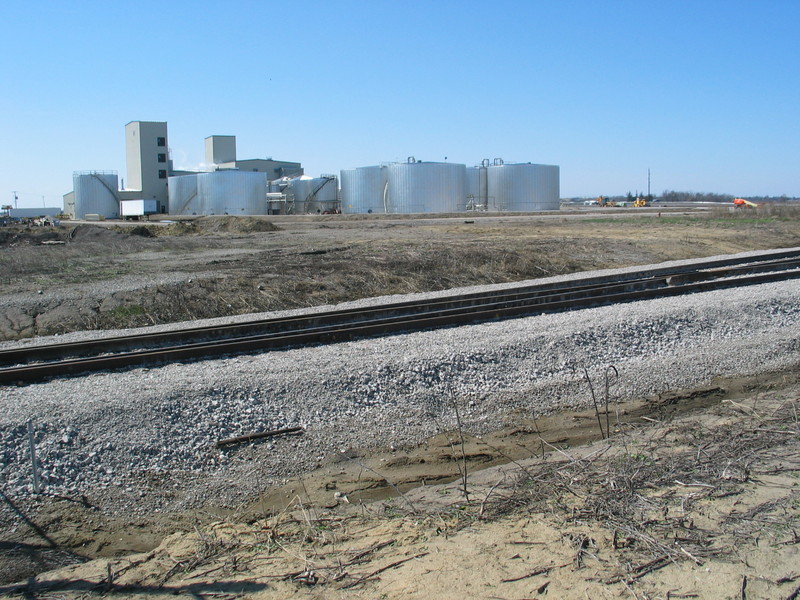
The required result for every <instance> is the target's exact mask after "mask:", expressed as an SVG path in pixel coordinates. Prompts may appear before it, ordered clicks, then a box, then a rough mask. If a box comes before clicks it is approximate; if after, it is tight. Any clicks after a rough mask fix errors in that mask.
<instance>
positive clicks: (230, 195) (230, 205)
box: [197, 170, 267, 215]
mask: <svg viewBox="0 0 800 600" xmlns="http://www.w3.org/2000/svg"><path fill="white" fill-rule="evenodd" d="M197 195H198V198H199V207H200V208H201V210H202V214H205V215H265V214H267V176H266V174H265V173H256V172H250V171H234V170H231V171H214V172H213V173H199V174H198V175H197ZM198 214H200V213H198Z"/></svg>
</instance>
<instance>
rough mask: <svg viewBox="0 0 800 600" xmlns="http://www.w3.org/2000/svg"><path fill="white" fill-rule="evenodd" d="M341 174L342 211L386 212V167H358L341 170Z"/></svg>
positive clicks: (360, 212)
mask: <svg viewBox="0 0 800 600" xmlns="http://www.w3.org/2000/svg"><path fill="white" fill-rule="evenodd" d="M341 176H342V212H343V213H346V214H365V213H372V214H383V213H385V212H386V205H385V196H386V167H381V166H374V167H358V168H357V169H348V170H345V171H342V172H341Z"/></svg>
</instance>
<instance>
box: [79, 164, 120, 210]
mask: <svg viewBox="0 0 800 600" xmlns="http://www.w3.org/2000/svg"><path fill="white" fill-rule="evenodd" d="M72 185H73V188H72V189H73V190H74V192H75V214H74V215H73V216H74V217H75V218H76V219H84V218H86V215H100V216H101V217H103V218H105V219H116V218H118V217H119V180H118V178H117V172H116V171H78V172H75V173H73V175H72Z"/></svg>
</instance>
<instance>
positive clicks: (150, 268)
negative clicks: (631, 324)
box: [0, 208, 800, 600]
mask: <svg viewBox="0 0 800 600" xmlns="http://www.w3.org/2000/svg"><path fill="white" fill-rule="evenodd" d="M42 241H50V242H62V241H63V242H65V243H63V244H61V243H50V244H44V245H43V244H42V243H41V242H42ZM793 246H800V212H798V211H792V210H790V209H781V210H778V209H773V210H768V209H763V210H762V209H759V210H758V211H752V212H738V213H730V212H728V211H727V209H719V210H712V211H684V210H677V209H676V210H673V209H667V208H664V209H662V210H661V211H660V212H659V211H658V210H657V209H613V210H599V209H592V210H578V211H575V212H574V213H571V212H562V213H558V214H542V215H535V216H531V215H526V216H514V215H503V216H500V217H498V216H490V215H476V216H471V215H470V216H469V217H466V218H465V217H464V216H463V215H462V216H451V217H440V218H424V219H420V218H398V217H388V216H375V217H372V216H371V217H365V216H347V215H331V216H320V217H269V218H239V219H237V218H230V217H206V218H201V219H197V220H195V221H192V222H179V223H166V224H164V223H162V224H144V225H142V224H140V225H135V226H132V225H126V226H125V227H109V226H108V224H103V225H102V226H98V225H96V224H95V225H87V224H83V225H78V226H76V225H74V224H73V225H65V226H62V227H61V228H60V229H58V230H51V231H45V230H41V229H39V230H21V231H12V230H10V229H8V228H6V229H5V230H2V229H0V257H1V258H2V272H1V273H0V279H1V280H2V287H1V288H0V289H2V291H0V299H2V303H1V304H0V307H2V308H0V340H8V341H11V340H19V339H25V338H29V337H32V336H36V335H48V334H55V333H59V334H63V333H67V332H69V331H77V330H85V329H111V328H122V327H132V326H140V325H152V324H158V323H167V322H173V321H179V320H188V319H197V318H206V317H216V316H223V315H233V314H245V313H249V312H259V311H266V310H279V309H286V308H297V307H303V306H312V305H319V304H329V303H336V302H341V301H345V300H352V299H355V298H361V297H369V296H377V295H385V294H394V293H409V292H416V291H428V290H439V289H447V288H452V287H457V286H466V285H477V284H487V283H499V282H506V281H515V280H523V279H531V278H536V277H542V276H549V275H557V274H563V273H569V272H576V271H584V270H594V269H600V268H612V267H623V266H630V265H637V264H652V263H657V262H661V261H666V260H672V259H685V258H694V257H702V256H711V255H718V254H728V253H735V252H741V251H746V250H758V249H769V248H780V247H793ZM743 318H746V316H745V314H744V311H743ZM798 412H800V374H798V373H797V372H796V371H792V372H781V373H763V374H761V375H759V376H758V377H756V378H752V379H726V380H722V379H720V380H719V381H715V382H713V383H712V384H710V385H708V386H706V387H704V388H702V389H691V390H676V391H674V392H673V393H671V394H669V395H661V396H659V397H657V398H641V399H639V400H637V401H634V402H630V403H626V404H619V405H615V406H613V407H612V408H611V410H610V411H609V413H608V415H607V418H608V421H606V422H605V423H602V422H601V425H603V424H608V427H609V428H610V430H611V434H612V435H611V437H610V438H609V439H603V437H602V436H601V435H600V429H599V426H598V418H599V417H598V415H597V414H596V413H595V412H594V411H592V412H564V413H559V414H554V415H549V416H547V417H542V418H539V419H533V418H531V417H530V415H527V416H526V415H520V419H519V422H518V424H517V426H516V427H514V428H509V429H505V430H502V431H495V432H492V433H491V434H489V435H485V436H482V437H480V438H478V437H475V436H470V435H469V434H467V433H466V432H457V431H456V432H451V433H445V434H441V435H439V436H437V437H435V438H432V439H429V440H427V441H426V443H424V444H422V445H420V446H418V447H415V448H402V449H393V448H385V449H383V450H381V451H378V452H372V453H370V455H369V456H366V457H364V458H362V459H361V460H342V458H341V457H338V458H332V459H330V460H329V461H327V462H326V463H325V464H324V465H323V466H322V467H321V468H320V469H318V470H316V471H314V472H309V473H303V474H298V476H297V477H295V478H294V479H292V480H290V481H288V482H287V483H286V484H285V485H284V486H282V487H280V488H271V489H269V490H265V493H264V495H263V496H262V497H260V498H253V499H252V500H251V501H250V502H248V503H247V504H245V505H243V506H241V507H239V508H238V509H236V510H229V509H226V510H222V509H214V507H213V499H212V498H210V499H208V500H209V506H208V507H206V508H204V509H202V510H195V511H192V512H187V513H182V514H171V515H163V514H161V515H156V514H153V515H136V516H131V515H124V514H114V513H113V511H110V510H106V508H105V507H102V506H95V505H93V504H92V498H91V497H88V498H86V497H84V498H82V499H81V498H42V499H39V500H35V501H31V502H30V503H28V504H24V505H21V504H19V503H17V504H15V503H14V502H13V501H12V500H11V499H10V498H7V497H6V496H5V494H3V498H0V501H4V502H5V504H6V505H7V506H6V508H9V507H10V509H11V510H13V511H16V512H17V514H18V516H19V519H18V524H17V525H16V526H15V527H14V528H13V530H11V531H5V532H2V533H0V595H3V596H4V597H26V598H70V599H72V598H74V599H77V598H95V597H104V596H116V597H142V598H148V599H161V598H168V597H174V596H176V595H177V596H182V597H194V598H320V599H322V598H363V599H376V598H422V599H434V598H436V599H439V598H454V599H455V598H458V599H459V600H462V599H464V598H484V599H507V600H521V599H523V598H525V599H527V598H546V597H550V598H565V599H578V598H581V599H585V598H592V599H594V598H638V599H645V598H648V599H656V598H659V599H665V598H731V599H737V600H738V599H754V598H790V599H791V598H798V597H800V533H799V532H800V485H798V481H800V477H798V473H800V416H799V415H798ZM605 418H606V416H604V417H603V419H605ZM465 476H467V477H466V479H465ZM420 482H422V485H420ZM398 491H403V492H406V494H405V495H403V496H399V495H397V492H398ZM51 569H52V570H51ZM37 574H38V575H37ZM14 582H17V583H14Z"/></svg>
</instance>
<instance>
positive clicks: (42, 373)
mask: <svg viewBox="0 0 800 600" xmlns="http://www.w3.org/2000/svg"><path fill="white" fill-rule="evenodd" d="M703 266H706V265H703ZM797 266H798V261H797V260H786V259H781V260H779V261H768V262H763V263H761V264H750V265H742V266H737V267H732V268H730V269H719V268H715V269H713V270H703V271H699V272H697V271H696V272H686V271H685V270H683V271H681V272H680V273H679V274H678V275H675V274H669V273H668V272H663V273H661V274H660V275H659V276H658V277H645V278H640V279H636V280H627V281H626V280H623V281H618V282H614V283H611V284H608V283H606V284H602V283H598V284H595V285H581V286H572V287H571V288H570V287H567V288H566V289H558V288H554V289H549V290H548V289H546V290H541V289H537V286H526V289H528V290H529V292H528V293H524V292H520V291H519V290H517V289H513V288H512V289H509V290H497V291H495V292H492V293H491V294H488V295H487V294H471V295H468V296H470V300H465V299H464V298H444V299H436V300H434V301H432V302H431V301H427V302H423V303H422V306H423V307H424V308H425V310H423V311H422V312H419V311H417V312H411V313H403V312H402V311H397V310H396V309H397V307H398V306H403V307H406V308H408V307H409V306H412V305H418V304H419V303H413V302H412V303H401V304H397V305H389V308H390V309H391V310H379V309H386V308H387V307H385V306H384V307H373V308H372V309H370V311H368V312H369V313H370V314H369V315H368V316H367V317H366V318H363V319H361V320H358V321H345V322H344V323H342V322H325V321H324V320H323V321H318V320H316V319H314V317H316V316H318V315H311V316H310V319H309V320H308V321H307V322H306V323H305V326H300V327H297V328H296V329H294V330H289V331H285V330H273V331H268V332H266V333H264V332H258V333H250V334H247V335H240V336H239V337H237V338H235V339H218V340H212V341H203V342H195V343H187V344H181V345H177V346H173V347H168V348H158V349H149V350H141V351H134V352H125V353H120V354H115V355H109V356H93V357H90V358H79V359H71V360H59V361H56V362H50V363H40V364H29V365H26V366H16V367H11V368H4V369H0V383H14V382H25V381H35V380H40V379H45V378H48V377H52V376H59V375H69V374H75V373H79V372H84V371H90V370H94V371H96V370H105V369H117V368H125V367H128V368H130V367H137V366H145V365H154V364H163V363H167V362H172V361H179V360H187V359H198V358H203V357H206V358H208V357H211V356H219V355H224V354H236V353H244V352H252V351H256V350H275V349H281V348H284V349H285V348H290V347H296V346H301V345H312V344H320V343H333V342H341V341H346V340H351V339H355V338H363V337H369V336H375V335H380V334H391V333H397V332H403V331H404V332H410V331H417V330H422V329H430V328H435V327H444V326H453V325H460V324H465V323H475V322H485V321H488V320H497V319H503V318H510V317H516V316H523V315H533V314H541V313H544V312H554V311H563V310H568V309H578V308H588V307H593V306H599V305H608V304H613V303H621V302H630V301H634V300H643V299H651V298H657V297H664V296H674V295H679V294H684V293H692V292H697V291H708V290H712V289H720V288H722V287H735V286H743V285H754V284H758V283H766V282H771V281H781V280H785V279H789V278H794V277H800V269H797V268H796V267H797ZM792 267H795V270H792V271H785V270H783V269H786V268H792ZM776 268H777V269H781V270H780V271H779V272H767V273H762V274H758V275H745V274H746V273H752V272H759V271H770V270H774V269H776ZM647 273H648V274H650V273H651V271H648V272H647ZM679 277H684V279H686V278H689V279H691V280H692V281H689V282H685V281H681V282H680V284H679V285H676V282H675V280H676V278H679ZM721 278H722V279H721ZM593 279H602V278H593ZM698 279H701V281H698ZM582 283H585V280H583V281H582ZM545 287H547V286H545ZM504 292H505V295H503V293H504ZM476 299H478V300H480V301H478V302H476V301H475V300H476ZM351 312H352V311H345V313H346V314H347V317H348V318H349V317H351V316H352V315H351V314H350V313H351ZM360 312H361V313H363V312H364V311H363V310H362V311H360ZM331 314H335V313H328V314H327V315H331ZM362 316H363V314H362ZM259 323H260V322H259ZM295 325H302V322H301V321H297V320H295ZM29 350H34V348H29Z"/></svg>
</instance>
